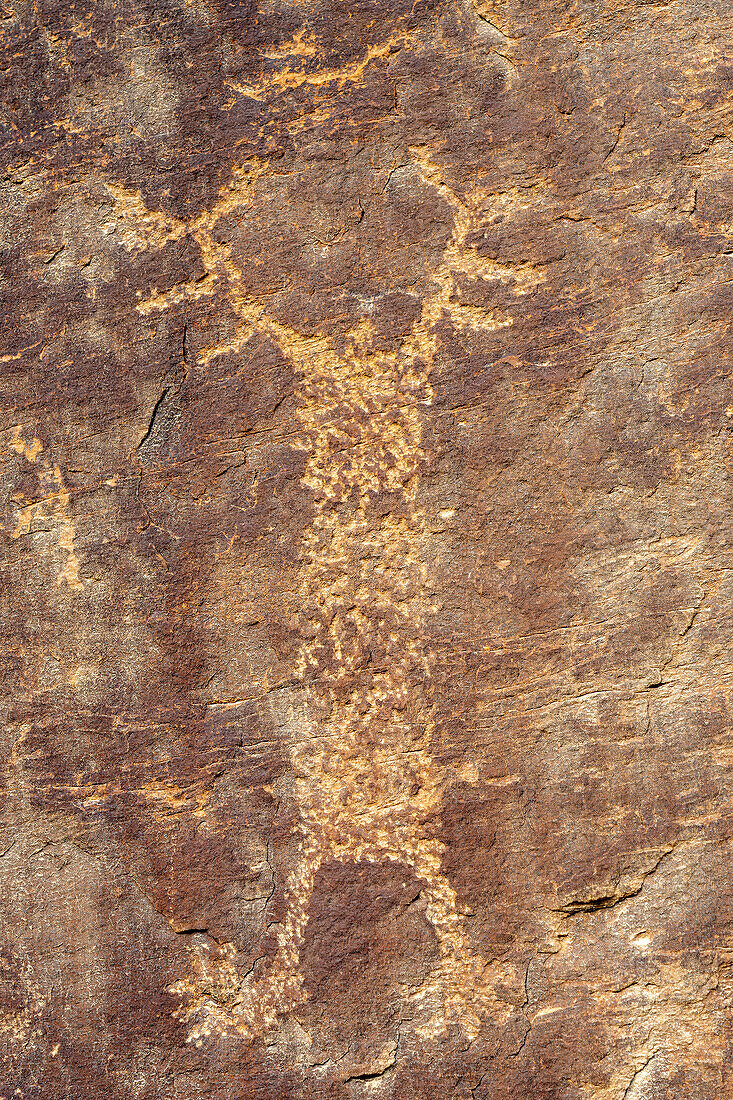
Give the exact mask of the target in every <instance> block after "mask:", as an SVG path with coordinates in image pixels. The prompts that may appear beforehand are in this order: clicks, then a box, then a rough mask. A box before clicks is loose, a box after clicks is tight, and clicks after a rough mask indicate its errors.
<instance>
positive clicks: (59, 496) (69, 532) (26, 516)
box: [7, 425, 84, 592]
mask: <svg viewBox="0 0 733 1100" xmlns="http://www.w3.org/2000/svg"><path fill="white" fill-rule="evenodd" d="M7 446H8V449H9V450H11V451H14V452H15V453H16V454H19V455H22V456H23V458H24V459H25V460H26V461H27V462H29V463H30V464H31V465H32V466H35V467H36V473H37V475H38V481H39V484H40V490H41V497H40V499H39V500H34V501H30V502H29V503H27V504H23V503H21V502H20V501H19V502H18V509H19V515H18V521H17V524H16V527H15V530H14V531H12V532H11V533H10V537H11V538H12V539H18V538H20V537H21V535H27V534H29V533H31V531H32V524H33V521H34V519H36V518H37V517H38V516H39V515H41V514H43V513H45V514H46V515H48V516H49V517H50V518H51V520H52V521H53V524H54V527H55V529H56V531H57V545H58V549H59V550H60V551H62V552H63V554H64V555H65V559H64V562H63V565H62V567H61V568H60V569H59V572H58V574H57V582H58V584H66V585H68V587H69V588H71V589H73V590H74V591H77V592H78V591H81V590H83V588H84V585H83V584H82V582H81V580H80V579H79V559H78V558H77V556H76V552H75V550H74V537H75V531H74V524H73V522H72V520H71V518H70V516H69V512H68V509H69V500H70V493H69V491H68V489H67V487H66V485H65V483H64V479H63V477H62V474H61V469H60V468H59V466H58V465H57V464H56V463H54V462H52V461H51V460H50V459H49V458H47V457H46V456H45V455H44V454H43V444H42V443H41V441H40V440H39V439H37V438H36V437H35V436H34V437H33V439H32V440H31V442H30V443H28V442H27V441H26V440H25V439H24V438H23V432H22V428H21V426H20V425H16V426H15V427H14V428H13V430H12V434H11V436H10V440H9V442H8V445H7Z"/></svg>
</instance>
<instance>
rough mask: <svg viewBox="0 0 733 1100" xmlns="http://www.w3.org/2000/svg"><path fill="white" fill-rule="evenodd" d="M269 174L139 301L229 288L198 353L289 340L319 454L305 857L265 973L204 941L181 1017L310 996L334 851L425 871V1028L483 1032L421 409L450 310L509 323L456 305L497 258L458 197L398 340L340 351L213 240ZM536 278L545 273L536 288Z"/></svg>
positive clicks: (306, 615) (487, 322) (307, 431)
mask: <svg viewBox="0 0 733 1100" xmlns="http://www.w3.org/2000/svg"><path fill="white" fill-rule="evenodd" d="M414 152H417V151H414ZM420 154H421V155H420V159H419V161H418V160H417V159H416V164H417V166H418V167H419V169H420V170H421V172H422V173H423V175H424V178H425V180H426V182H427V183H429V184H430V185H432V186H435V187H437V188H438V189H439V190H441V192H442V191H443V190H445V191H448V189H447V188H446V187H445V185H443V184H442V183H441V182H440V181H439V180H438V179H437V169H435V167H434V166H433V165H432V163H431V162H430V161H429V159H428V157H427V154H426V153H425V151H424V150H421V151H420ZM261 171H262V167H261V166H256V167H255V169H254V171H253V170H252V168H251V167H245V168H243V169H241V170H240V171H239V172H238V173H235V177H234V179H233V181H232V183H231V184H230V185H229V186H228V188H226V189H225V191H224V193H223V195H222V198H221V199H220V202H219V203H218V204H217V205H216V206H215V207H214V208H213V209H212V210H211V211H210V212H209V213H207V214H203V215H201V216H200V217H199V218H198V219H197V220H196V221H195V222H193V223H192V224H191V225H190V226H189V227H188V228H189V231H190V232H191V234H192V235H193V236H194V237H195V239H196V240H197V241H198V243H199V245H200V248H201V252H202V255H203V259H204V266H205V269H206V273H207V274H206V278H205V279H204V280H201V281H200V282H199V283H198V284H196V286H195V287H193V286H192V287H191V288H175V289H174V290H173V291H171V292H169V293H168V294H167V295H160V296H158V297H157V298H156V299H155V300H154V299H149V300H148V301H146V302H144V303H140V304H139V305H138V309H139V310H140V311H141V312H147V311H149V310H150V309H158V308H160V309H164V308H167V306H168V304H170V303H172V302H174V301H180V300H181V297H183V296H185V295H186V293H190V295H191V297H197V296H199V294H200V293H214V292H215V284H218V285H222V286H223V285H225V287H226V289H225V294H226V297H227V299H228V301H229V303H230V304H231V305H232V306H233V307H234V309H235V310H236V312H237V314H238V315H239V317H240V318H241V323H240V326H239V330H238V332H237V335H236V337H235V338H234V339H233V340H230V341H229V342H228V343H226V344H225V345H221V346H218V347H212V348H209V349H207V350H206V351H205V352H203V353H202V355H201V359H200V361H201V362H203V363H206V362H209V361H210V360H211V359H212V358H214V357H215V356H217V355H219V354H225V353H228V352H230V351H235V350H236V349H237V348H238V347H240V346H242V345H243V343H244V342H245V341H246V339H248V338H249V336H250V335H251V333H252V332H253V331H254V330H259V331H263V332H266V333H267V334H268V335H269V336H270V337H271V338H272V339H273V340H275V341H276V342H277V343H278V345H279V346H280V348H281V349H282V351H283V352H284V353H285V354H286V355H287V356H288V357H289V358H290V359H291V361H292V362H293V364H294V365H295V367H296V369H297V371H298V373H299V375H300V379H301V384H300V386H299V392H300V404H299V406H298V410H297V417H298V422H299V432H297V433H296V436H295V438H294V440H293V442H292V446H293V447H294V448H296V449H301V450H303V451H305V452H306V454H307V456H308V458H307V462H306V467H305V472H304V474H303V478H302V484H303V486H304V487H305V488H307V489H308V490H309V491H310V492H311V493H312V496H313V502H314V509H315V515H314V518H313V522H312V524H311V526H310V527H309V529H308V530H307V531H306V533H305V536H304V539H303V545H302V563H303V564H302V571H301V585H300V602H301V612H300V616H299V623H298V629H299V631H300V634H301V637H302V643H301V645H300V649H299V653H298V656H297V661H296V665H297V673H298V676H299V677H300V679H301V681H302V683H303V685H304V688H305V693H306V702H307V705H306V706H305V707H304V708H303V709H302V713H301V710H300V708H299V711H298V715H297V717H294V724H295V725H296V726H298V725H299V731H300V735H295V736H294V737H293V740H292V744H291V746H290V751H291V760H292V767H293V771H294V775H295V784H296V786H295V790H296V799H297V804H298V811H299V824H298V831H299V835H300V857H299V860H298V862H297V866H296V867H295V869H294V870H293V871H292V873H291V874H290V876H289V879H288V882H287V886H286V895H287V915H286V917H285V919H284V921H283V923H282V925H281V927H280V928H279V930H278V948H277V953H276V955H275V958H274V960H273V961H272V963H271V965H270V966H269V967H268V969H267V971H266V973H265V974H264V975H262V974H261V975H259V976H254V975H250V976H248V977H246V978H245V979H243V980H240V979H238V977H237V972H236V968H235V966H234V962H233V959H234V957H235V954H236V952H235V951H234V948H233V946H232V945H225V946H223V947H218V948H214V949H211V948H205V947H198V946H197V947H195V948H193V949H192V953H193V967H194V969H193V973H192V975H191V977H189V978H187V979H184V980H182V981H180V982H178V983H176V984H175V985H174V987H173V990H174V991H175V992H176V993H177V994H178V995H179V996H181V998H182V999H183V1000H184V1005H183V1007H182V1009H181V1013H180V1014H181V1015H182V1016H183V1017H184V1018H185V1019H186V1020H188V1021H190V1025H191V1026H190V1035H189V1037H190V1040H191V1041H193V1042H196V1043H200V1042H201V1041H202V1040H203V1038H205V1037H207V1036H210V1035H212V1034H214V1033H216V1032H226V1031H227V1030H237V1031H239V1032H243V1033H245V1034H249V1035H257V1034H262V1033H263V1032H264V1031H266V1030H267V1029H268V1028H270V1027H271V1026H272V1025H273V1024H274V1023H275V1021H276V1019H277V1018H278V1016H279V1015H281V1014H283V1013H286V1012H288V1011H290V1010H291V1009H293V1008H295V1007H296V1006H297V1005H298V1004H299V1003H301V1002H302V1001H303V1000H304V999H305V996H306V994H305V992H304V989H303V974H302V972H301V968H300V965H299V955H300V946H301V944H302V941H303V935H304V931H305V927H306V924H307V922H308V906H309V901H310V897H311V894H312V891H313V885H314V880H315V876H316V873H317V871H318V869H319V867H320V866H321V865H322V864H323V863H325V862H326V861H328V860H338V861H341V862H348V861H354V862H356V861H361V860H369V861H373V862H380V861H383V860H393V861H396V862H401V863H404V864H407V865H408V866H409V867H410V868H411V870H412V871H413V872H414V873H415V875H416V876H417V877H418V878H420V879H421V880H422V881H423V882H424V883H425V889H424V895H425V898H426V900H427V910H426V912H427V916H428V918H429V920H430V922H431V924H432V925H433V928H434V929H435V933H436V936H437V938H438V943H439V950H440V965H439V967H438V969H437V971H436V972H435V973H433V975H432V977H431V979H430V981H429V982H428V983H427V984H426V985H425V986H424V987H423V989H422V990H421V991H420V992H419V994H418V996H417V998H416V1000H417V1001H420V1002H421V1003H422V1005H423V1013H422V1020H423V1025H422V1026H423V1027H425V1028H427V1030H429V1031H432V1032H435V1031H436V1030H437V1031H440V1030H441V1029H442V1028H444V1027H445V1026H447V1025H448V1024H449V1023H450V1022H451V1021H454V1022H458V1023H459V1024H460V1025H461V1026H462V1027H463V1029H464V1030H465V1031H466V1033H467V1034H469V1035H475V1034H476V1032H477V1030H478V1027H479V1024H480V1020H481V1018H482V1016H483V1014H484V1013H485V1012H486V1011H487V1010H488V1009H489V1008H490V1007H492V1006H494V1007H495V1006H496V1001H495V998H494V995H493V991H492V986H493V981H490V980H489V977H488V967H487V964H486V962H485V961H484V960H483V959H482V958H481V957H479V956H475V955H472V954H471V951H470V949H469V947H468V945H467V942H466V939H465V935H464V932H463V930H462V914H461V911H460V907H459V905H458V903H457V899H456V895H455V891H454V890H453V888H452V886H451V884H450V882H449V881H448V879H447V878H446V877H445V875H444V874H443V873H442V871H441V862H442V853H443V845H442V844H441V842H439V841H438V840H437V839H436V838H435V836H434V830H435V825H434V821H435V818H436V815H439V812H440V806H441V798H442V795H441V790H442V782H443V778H444V777H443V775H442V772H441V768H440V767H439V766H438V765H437V764H436V763H435V761H434V760H433V759H432V757H431V755H430V753H429V751H428V749H427V747H426V746H427V744H428V740H429V736H430V733H431V729H432V719H431V672H432V668H433V664H434V660H435V658H434V655H433V654H432V653H431V651H430V649H429V647H428V646H427V645H426V641H425V626H426V622H427V620H428V618H429V616H430V615H431V614H433V613H434V611H435V610H436V608H435V606H434V605H433V604H432V603H431V601H430V598H429V591H430V585H429V572H428V564H427V561H426V550H427V540H426V531H427V529H426V515H425V513H424V511H423V510H422V509H421V507H420V502H419V486H420V473H421V470H422V468H423V466H424V465H425V462H426V461H427V456H426V453H425V451H424V449H423V447H422V420H423V416H424V415H425V410H426V409H427V408H428V407H429V406H430V404H431V402H432V396H433V395H432V389H431V385H430V371H431V366H432V362H433V359H434V356H435V353H436V348H437V336H436V332H435V325H436V322H437V321H438V320H439V319H440V318H441V317H442V316H443V315H444V314H448V315H450V316H451V317H452V318H453V319H454V320H455V322H456V324H457V325H459V326H460V327H465V326H471V325H474V326H475V327H481V328H482V329H486V328H489V327H491V328H499V327H505V326H506V325H508V324H510V323H511V322H510V320H507V319H496V318H494V317H493V315H492V316H488V315H484V312H482V313H481V316H480V317H478V318H474V317H473V316H472V314H471V313H470V311H469V310H466V309H464V308H463V307H461V304H460V302H458V300H457V296H456V288H455V275H456V273H461V274H464V275H468V276H469V277H478V276H479V274H485V273H486V264H485V263H484V262H482V261H479V260H478V258H477V257H476V255H475V253H474V252H473V250H472V249H470V248H469V247H468V246H467V245H466V236H467V234H468V232H469V229H470V228H471V227H472V207H471V206H469V205H468V204H467V203H461V202H459V201H458V200H457V199H456V197H455V195H454V194H453V193H452V192H450V194H449V201H450V204H451V206H452V207H453V208H454V212H455V218H454V226H453V235H452V238H451V240H450V243H449V245H448V247H447V249H446V252H445V257H444V262H443V264H442V265H441V266H440V268H439V269H438V270H437V272H436V273H435V275H434V287H433V290H432V292H431V293H429V294H427V295H426V296H425V298H424V300H423V304H422V311H421V316H420V318H419V319H418V320H417V322H416V323H415V324H414V325H413V326H412V329H411V331H410V333H409V335H408V336H407V338H406V339H405V340H404V341H403V343H402V346H401V348H400V349H399V350H398V351H396V352H392V353H383V352H374V351H373V350H372V345H371V328H370V325H369V323H368V322H366V321H364V322H362V324H361V325H359V326H358V327H357V328H356V329H354V330H352V332H351V333H350V334H349V336H348V337H347V339H346V342H345V346H343V347H341V348H340V349H337V348H336V347H335V346H334V345H333V343H332V342H331V341H329V340H326V339H322V338H313V337H304V336H302V335H301V334H299V333H298V332H297V331H295V330H294V329H292V328H290V327H288V326H285V325H282V324H280V323H278V322H276V321H275V320H274V319H272V318H271V317H270V316H268V314H267V313H266V311H265V310H264V308H263V307H262V306H261V305H260V303H259V302H258V301H257V300H255V299H254V298H252V297H249V296H248V295H246V294H245V293H243V291H242V289H241V285H242V276H241V272H240V271H239V270H238V269H237V268H236V266H235V265H234V264H233V262H232V260H231V258H230V248H229V246H228V245H226V244H221V243H216V242H215V241H214V240H213V238H212V236H211V230H212V229H213V227H214V225H215V223H216V221H217V220H218V219H219V217H220V216H221V215H222V214H224V213H228V212H229V211H231V210H232V209H234V208H235V207H236V206H237V205H240V204H244V203H246V202H247V201H248V200H249V198H250V195H251V191H252V185H253V182H254V180H255V179H256V178H257V176H258V175H259V174H261ZM126 210H127V211H128V212H129V213H130V214H132V215H133V217H134V219H135V221H136V223H137V229H138V231H141V230H142V229H149V232H150V235H151V238H152V237H155V239H156V240H160V239H170V237H171V236H178V235H180V223H179V222H177V221H176V220H175V219H170V222H169V224H168V225H167V226H161V224H160V223H159V220H157V219H156V220H153V221H149V220H148V216H147V214H146V213H145V211H144V210H141V209H140V206H139V200H138V199H137V197H134V196H133V197H129V196H128V197H126ZM537 281H538V278H537V276H536V274H535V273H532V275H530V276H528V278H527V286H532V285H536V282H537ZM523 289H524V287H522V288H521V289H519V290H518V292H519V293H521V292H522V291H523ZM384 493H388V494H391V497H392V507H391V508H390V510H389V511H388V513H387V514H386V515H381V516H380V515H379V514H378V510H375V508H374V506H373V505H374V501H375V500H376V499H377V497H379V496H380V494H384ZM304 725H305V728H304ZM429 822H432V824H429Z"/></svg>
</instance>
